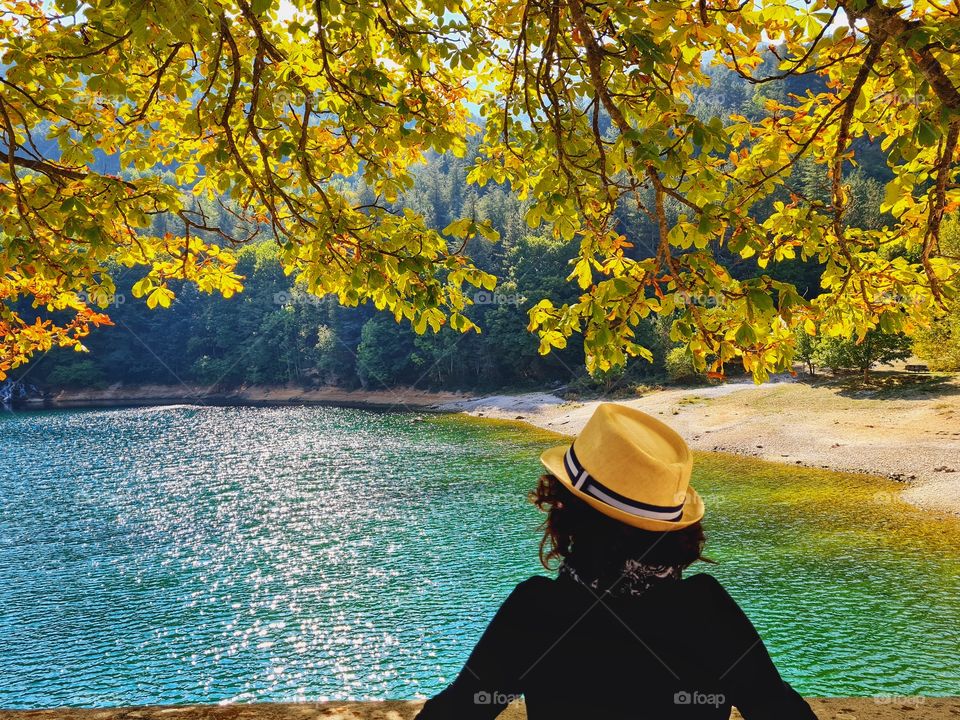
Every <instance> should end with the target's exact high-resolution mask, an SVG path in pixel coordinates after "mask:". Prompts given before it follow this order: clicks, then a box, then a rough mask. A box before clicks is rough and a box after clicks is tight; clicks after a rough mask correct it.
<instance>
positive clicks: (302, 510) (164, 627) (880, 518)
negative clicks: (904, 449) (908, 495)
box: [0, 407, 960, 707]
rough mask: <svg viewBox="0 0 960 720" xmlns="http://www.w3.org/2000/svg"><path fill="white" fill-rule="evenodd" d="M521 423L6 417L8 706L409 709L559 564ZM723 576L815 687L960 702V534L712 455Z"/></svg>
mask: <svg viewBox="0 0 960 720" xmlns="http://www.w3.org/2000/svg"><path fill="white" fill-rule="evenodd" d="M554 443H556V439H555V438H551V437H549V436H547V435H545V434H540V433H537V432H535V431H532V430H529V429H523V428H519V427H516V426H512V425H507V424H492V423H484V422H476V421H468V420H463V419H459V418H454V417H431V416H424V419H423V420H420V421H418V420H417V418H416V416H415V415H412V414H404V413H394V414H384V413H376V412H370V411H364V410H347V409H334V408H194V407H173V408H157V409H129V410H111V411H77V412H57V413H33V414H31V413H24V414H18V415H7V416H3V417H0V707H38V706H50V705H61V704H69V705H90V706H103V705H120V704H124V705H128V704H140V703H158V702H163V703H176V702H200V701H203V702H213V701H221V700H237V701H243V700H254V699H256V700H296V699H311V700H313V699H322V698H331V699H345V698H383V697H392V698H409V697H417V696H422V695H429V694H431V693H433V692H436V691H437V690H439V689H441V688H442V687H443V686H444V685H445V684H446V682H448V681H449V680H450V679H451V678H452V677H453V675H454V674H455V673H456V672H457V671H458V670H459V668H460V666H461V664H462V662H463V660H464V659H465V657H466V654H467V653H468V652H469V650H470V648H471V647H472V645H473V643H474V642H475V641H476V639H477V638H478V636H479V634H480V632H481V631H482V629H483V627H484V626H485V624H486V622H487V621H488V620H489V618H490V617H491V615H492V614H493V612H494V611H495V609H496V607H497V606H498V605H499V603H500V602H501V601H502V599H503V598H504V597H505V596H506V594H507V593H508V592H509V590H510V589H511V588H512V586H513V585H514V584H515V583H517V582H519V581H520V580H522V579H524V578H526V577H528V576H529V575H530V574H533V573H538V572H543V571H542V570H541V569H540V568H539V565H538V564H537V561H536V547H537V539H538V538H537V535H536V530H535V528H536V524H537V522H538V520H539V518H538V515H537V513H536V512H535V510H533V508H531V507H530V506H529V505H527V504H526V503H525V502H524V496H525V493H526V491H527V489H528V488H529V487H530V485H531V484H532V483H533V482H534V480H535V478H536V476H537V475H538V474H539V469H538V468H539V466H538V463H537V461H536V456H537V454H538V452H539V450H540V449H541V448H543V447H545V446H547V445H549V444H554ZM695 482H696V484H697V486H698V487H699V489H700V490H701V492H702V494H703V495H704V496H705V498H706V500H707V504H708V516H707V530H708V535H709V540H710V543H709V551H710V554H711V555H712V557H713V558H715V559H716V560H718V561H720V562H719V564H718V565H716V566H713V567H710V568H708V570H709V571H710V572H712V573H713V574H715V575H716V576H718V577H719V578H720V579H721V580H722V581H723V582H724V583H725V584H726V585H727V587H728V588H729V589H730V591H731V593H732V594H733V595H734V596H735V597H736V598H737V599H738V600H739V601H740V602H741V603H742V604H743V606H744V607H745V609H746V610H747V612H748V614H749V615H750V616H751V617H752V618H753V619H754V621H755V623H756V624H757V625H758V627H759V628H760V630H761V633H762V634H763V636H764V638H765V639H766V640H767V642H768V644H769V645H770V648H771V651H772V654H773V655H774V658H775V659H776V660H777V662H778V664H779V665H780V666H781V668H782V671H783V674H784V675H785V677H786V678H787V679H788V680H789V681H790V682H792V683H793V684H794V685H795V686H796V687H797V688H798V689H799V690H800V691H801V692H803V693H805V694H809V695H870V694H898V695H900V694H915V693H930V694H953V695H957V694H960V656H958V652H957V648H958V647H960V533H958V532H957V531H958V529H960V522H957V521H955V520H937V519H932V518H928V517H926V516H924V515H922V514H920V513H919V512H917V511H914V510H912V509H911V508H909V507H908V506H906V505H904V504H902V503H900V502H898V501H895V500H893V499H892V498H893V496H892V495H891V494H890V493H891V492H892V491H893V490H895V489H896V486H895V485H894V484H893V483H885V482H883V481H879V480H870V479H864V478H860V477H857V476H847V475H838V474H835V473H825V472H817V471H810V470H799V469H794V468H789V467H781V466H776V465H768V464H762V463H757V462H753V461H748V460H744V459H741V458H730V457H727V456H719V455H702V456H699V457H698V465H697V470H696V477H695Z"/></svg>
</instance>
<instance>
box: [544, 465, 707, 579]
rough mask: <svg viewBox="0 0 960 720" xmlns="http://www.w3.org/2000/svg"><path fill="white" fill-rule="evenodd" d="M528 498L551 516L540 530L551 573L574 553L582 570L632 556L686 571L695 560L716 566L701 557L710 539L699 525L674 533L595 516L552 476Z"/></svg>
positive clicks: (613, 564) (600, 569)
mask: <svg viewBox="0 0 960 720" xmlns="http://www.w3.org/2000/svg"><path fill="white" fill-rule="evenodd" d="M529 497H530V501H531V502H532V503H533V504H534V505H536V506H537V507H538V508H539V509H540V510H542V511H544V512H545V513H546V514H547V517H546V519H544V521H543V523H542V524H541V526H540V529H541V530H542V531H543V538H542V539H541V540H540V562H541V563H543V566H544V567H545V568H547V569H548V570H551V569H552V565H551V563H553V562H554V561H555V562H556V563H557V564H559V563H560V562H561V561H563V560H564V559H566V558H568V557H569V556H571V555H572V554H574V553H576V558H577V563H578V565H579V566H580V567H584V568H587V567H589V568H592V569H594V570H596V571H598V572H603V570H604V569H610V570H613V569H615V568H618V567H620V566H622V564H623V563H624V561H626V560H627V559H628V558H643V560H644V562H649V563H651V564H656V565H679V566H681V567H683V568H686V567H688V566H689V565H692V564H693V563H694V562H696V561H697V560H703V561H705V562H712V561H711V560H710V559H709V558H705V557H704V556H703V554H702V553H703V546H704V544H705V543H706V536H705V535H704V533H703V525H701V524H700V523H699V522H696V523H693V524H692V525H689V526H687V527H685V528H683V529H682V530H672V531H670V532H653V531H650V530H643V529H641V528H636V527H633V526H631V525H627V524H625V523H622V522H620V521H618V520H615V519H614V518H611V517H608V516H606V515H604V514H603V513H600V512H597V511H596V510H595V509H594V508H592V507H591V506H590V505H588V504H587V503H585V502H584V501H583V500H581V499H580V498H578V497H577V496H576V495H574V494H573V493H572V492H570V490H568V489H567V487H566V486H565V485H564V484H563V483H561V482H560V481H559V480H558V479H557V478H556V477H554V476H553V475H542V476H541V477H540V480H539V482H538V483H537V488H536V490H533V491H532V492H531V493H530V495H529Z"/></svg>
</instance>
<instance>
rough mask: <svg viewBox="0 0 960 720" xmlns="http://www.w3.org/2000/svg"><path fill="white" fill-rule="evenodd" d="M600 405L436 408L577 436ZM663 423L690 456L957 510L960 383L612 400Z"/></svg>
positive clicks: (509, 400) (534, 402)
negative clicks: (829, 472)
mask: <svg viewBox="0 0 960 720" xmlns="http://www.w3.org/2000/svg"><path fill="white" fill-rule="evenodd" d="M599 402H602V401H601V400H588V401H583V402H568V401H564V400H562V399H561V398H559V397H556V396H554V395H550V394H548V393H526V394H520V395H496V396H490V397H477V398H469V399H465V400H456V401H453V402H449V403H443V404H441V405H440V406H439V407H440V409H443V410H449V411H459V412H464V413H467V414H469V415H473V416H477V417H489V418H498V419H507V420H520V421H523V422H527V423H530V424H532V425H535V426H537V427H540V428H544V429H546V430H553V431H556V432H559V433H563V434H567V435H575V434H576V433H577V432H579V431H580V429H581V428H582V427H583V425H584V423H585V422H586V421H587V419H588V418H589V417H590V415H591V414H592V413H593V410H594V408H595V407H596V405H597V404H598V403H599ZM617 402H622V403H625V404H627V405H630V406H632V407H636V408H638V409H640V410H643V411H644V412H648V413H650V414H652V415H655V416H656V417H658V418H660V419H662V420H664V421H665V422H666V423H668V424H669V425H671V426H672V427H674V428H676V430H677V431H678V432H680V434H681V435H683V436H684V438H686V440H687V442H688V443H689V444H690V445H691V447H693V448H694V449H696V450H706V451H711V450H712V451H722V452H730V453H737V454H741V455H749V456H752V457H756V458H761V459H763V460H769V461H773V462H778V463H783V464H784V465H788V466H789V465H804V466H810V467H819V468H830V469H833V470H841V471H849V472H860V473H867V474H871V475H881V476H884V477H889V478H892V479H894V480H897V481H900V482H902V483H903V492H902V497H903V498H904V500H906V501H908V502H910V503H913V504H915V505H917V506H919V507H922V508H924V509H926V510H930V511H933V512H943V513H953V514H960V380H958V379H957V378H953V379H952V380H949V381H946V382H945V383H942V384H941V385H939V386H937V387H936V389H933V390H930V389H928V390H926V391H916V390H911V391H906V392H903V393H901V394H900V395H899V396H892V397H891V396H890V395H889V394H886V395H885V394H884V393H883V392H880V391H847V390H845V389H843V388H842V387H841V386H838V385H836V384H832V383H824V384H813V385H811V384H807V383H802V382H798V381H794V380H792V379H781V380H779V381H777V382H773V383H769V384H766V385H754V384H753V383H752V382H749V381H747V382H728V383H725V384H719V385H710V386H704V387H693V388H669V389H663V390H652V391H650V392H649V393H647V394H645V395H642V396H640V397H637V398H633V399H627V400H617Z"/></svg>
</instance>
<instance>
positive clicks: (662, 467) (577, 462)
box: [540, 403, 703, 531]
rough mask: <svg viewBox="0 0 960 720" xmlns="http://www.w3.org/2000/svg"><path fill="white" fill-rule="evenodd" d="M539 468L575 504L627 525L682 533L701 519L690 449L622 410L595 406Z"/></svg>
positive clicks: (655, 423)
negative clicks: (574, 434) (561, 486)
mask: <svg viewBox="0 0 960 720" xmlns="http://www.w3.org/2000/svg"><path fill="white" fill-rule="evenodd" d="M540 462H541V463H543V466H544V467H545V468H546V469H547V471H548V472H550V474H551V475H554V476H555V477H556V478H557V479H558V480H560V482H562V483H563V484H564V485H565V486H566V487H567V488H568V489H569V490H570V491H571V492H572V493H573V494H574V495H576V496H577V497H578V498H581V499H582V500H583V501H584V502H586V503H587V504H589V505H590V506H592V507H593V508H595V509H596V510H599V511H600V512H602V513H603V514H604V515H608V516H610V517H612V518H615V519H616V520H619V521H621V522H624V523H626V524H627V525H633V526H634V527H638V528H642V529H644V530H653V531H671V530H682V529H683V528H685V527H687V526H689V525H692V524H693V523H695V522H697V521H698V520H700V519H701V518H702V517H703V500H701V499H700V496H699V495H698V494H697V491H696V490H694V489H693V488H692V487H690V484H689V483H690V472H691V470H692V469H693V457H692V456H691V455H690V448H688V447H687V444H686V443H685V442H684V440H683V438H682V437H680V435H678V434H677V433H676V432H675V431H674V430H673V429H671V428H669V427H668V426H667V425H665V424H663V423H662V422H660V421H659V420H657V419H656V418H653V417H651V416H649V415H647V414H646V413H643V412H640V411H639V410H634V409H633V408H630V407H626V406H625V405H617V404H615V403H602V404H600V405H599V406H598V407H597V409H596V410H595V411H594V413H593V415H592V416H591V418H590V419H589V420H588V421H587V424H586V425H585V426H584V428H583V431H582V432H581V433H580V434H579V435H578V436H577V438H576V440H574V441H573V443H572V444H571V445H561V446H559V447H553V448H550V449H549V450H546V451H545V452H544V453H543V454H542V455H541V456H540Z"/></svg>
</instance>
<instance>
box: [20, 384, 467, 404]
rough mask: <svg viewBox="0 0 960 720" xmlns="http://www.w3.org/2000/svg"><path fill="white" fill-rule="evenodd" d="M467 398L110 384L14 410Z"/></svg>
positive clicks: (408, 392) (459, 396)
mask: <svg viewBox="0 0 960 720" xmlns="http://www.w3.org/2000/svg"><path fill="white" fill-rule="evenodd" d="M467 397H469V396H467V395H465V394H463V393H458V392H434V391H428V390H418V389H415V388H395V389H392V390H346V389H344V388H337V387H318V388H299V387H286V386H250V387H240V388H237V389H235V390H229V391H212V390H211V389H210V388H208V387H203V386H200V385H136V386H123V385H113V386H111V387H109V388H104V389H88V390H61V391H59V392H56V393H53V394H51V395H49V396H47V397H44V398H31V399H29V400H28V401H26V402H23V403H22V404H20V406H19V407H18V409H20V410H76V409H84V408H111V407H154V406H162V405H178V404H189V405H250V406H260V407H272V406H277V407H282V406H285V405H328V406H339V407H356V408H364V407H368V408H372V409H404V408H415V409H417V410H427V409H431V408H433V409H436V408H437V406H439V405H442V404H449V403H454V402H459V401H461V400H463V399H465V398H467Z"/></svg>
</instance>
